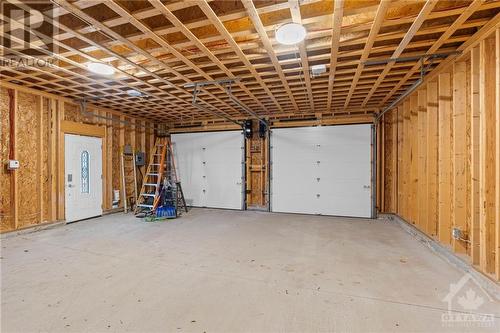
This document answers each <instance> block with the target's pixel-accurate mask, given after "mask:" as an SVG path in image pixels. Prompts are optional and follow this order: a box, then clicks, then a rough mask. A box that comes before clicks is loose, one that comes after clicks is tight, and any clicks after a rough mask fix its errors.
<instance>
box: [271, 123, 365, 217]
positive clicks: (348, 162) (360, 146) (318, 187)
mask: <svg viewBox="0 0 500 333" xmlns="http://www.w3.org/2000/svg"><path fill="white" fill-rule="evenodd" d="M371 140H372V126H371V125H342V126H321V127H301V128H283V129H273V130H272V132H271V146H272V148H271V161H272V167H271V170H272V181H271V209H272V211H274V212H287V213H306V214H322V215H338V216H353V217H371V216H372V190H371V180H372V168H371Z"/></svg>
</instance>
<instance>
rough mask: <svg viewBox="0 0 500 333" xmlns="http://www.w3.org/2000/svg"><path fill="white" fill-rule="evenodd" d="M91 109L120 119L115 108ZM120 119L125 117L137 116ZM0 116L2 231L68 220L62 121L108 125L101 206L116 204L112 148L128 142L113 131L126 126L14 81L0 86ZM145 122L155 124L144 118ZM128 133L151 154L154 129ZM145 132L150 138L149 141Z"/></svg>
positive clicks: (130, 140) (136, 128)
mask: <svg viewBox="0 0 500 333" xmlns="http://www.w3.org/2000/svg"><path fill="white" fill-rule="evenodd" d="M88 111H89V112H92V113H94V114H96V115H101V116H113V114H115V117H119V116H118V115H117V113H116V112H114V111H111V110H102V109H96V108H93V109H89V110H88ZM121 118H122V119H123V120H127V121H131V120H132V119H133V118H125V117H123V116H122V117H121ZM0 119H1V126H0V137H1V146H0V156H1V160H2V167H1V171H0V222H1V224H0V232H5V231H11V230H17V229H22V228H26V227H30V226H34V225H38V224H42V223H50V222H55V221H58V220H64V177H62V176H61V175H60V172H59V170H62V169H63V168H64V160H63V156H64V133H63V131H62V129H61V124H62V123H63V122H65V123H68V122H70V123H72V124H84V125H79V126H85V124H86V125H97V126H104V127H105V132H106V134H105V137H104V138H103V149H106V152H105V153H106V154H105V156H106V161H103V168H104V169H103V178H104V184H103V190H104V192H103V193H104V198H105V200H104V201H103V210H104V211H107V210H110V209H111V208H112V207H111V206H112V197H113V189H120V184H121V182H118V181H116V182H114V180H115V179H114V178H115V177H116V174H115V173H114V171H113V169H114V168H118V170H119V163H118V161H119V160H118V155H117V154H114V152H115V151H119V150H120V147H121V146H122V144H123V143H124V142H125V141H124V138H123V141H122V140H121V139H122V137H120V136H119V137H116V136H115V135H114V133H124V130H125V127H127V126H124V125H123V124H120V123H119V122H117V121H111V120H105V119H101V118H97V117H91V116H87V115H83V114H82V113H81V112H80V109H79V106H77V105H75V104H73V103H72V102H71V101H70V100H66V99H63V98H61V97H58V96H55V95H50V94H47V93H41V92H38V91H35V90H32V89H27V88H23V87H17V86H15V85H10V84H9V85H8V86H2V87H0ZM115 119H116V118H115ZM134 121H135V120H134ZM11 124H12V125H14V126H11ZM141 124H142V125H147V126H152V124H151V123H146V122H144V121H141ZM28 129H29V130H28ZM146 133H147V134H146ZM127 135H128V138H127V141H126V142H127V143H130V144H132V145H133V146H134V148H135V149H136V150H142V151H145V152H146V154H148V153H149V151H150V145H151V144H153V139H151V138H152V137H154V133H153V131H152V130H150V129H146V128H144V127H139V126H128V127H127ZM146 135H147V136H148V137H149V140H146V137H147V136H146ZM138 138H140V140H137V139H138ZM10 158H12V159H18V160H19V163H20V168H19V169H18V170H16V171H9V170H7V167H6V163H7V161H8V160H9V159H10ZM130 177H132V174H130V175H127V178H126V179H127V182H128V183H130V184H132V179H131V178H130ZM129 178H130V179H129ZM129 193H132V189H129ZM122 199H123V198H122ZM121 202H123V201H121Z"/></svg>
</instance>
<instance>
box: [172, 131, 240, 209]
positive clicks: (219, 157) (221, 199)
mask: <svg viewBox="0 0 500 333" xmlns="http://www.w3.org/2000/svg"><path fill="white" fill-rule="evenodd" d="M172 142H173V143H174V152H175V154H176V157H177V159H176V161H177V164H178V165H177V168H178V174H179V178H180V180H181V182H182V186H183V190H184V195H185V197H186V201H187V202H188V204H190V205H192V206H198V207H214V208H228V209H241V208H242V170H243V168H242V164H241V163H242V158H243V150H242V145H243V135H242V133H241V132H240V131H228V132H206V133H184V134H173V135H172Z"/></svg>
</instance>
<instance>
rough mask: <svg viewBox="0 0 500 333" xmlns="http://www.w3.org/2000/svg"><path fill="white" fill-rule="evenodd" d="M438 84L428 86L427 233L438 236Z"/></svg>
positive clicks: (432, 83)
mask: <svg viewBox="0 0 500 333" xmlns="http://www.w3.org/2000/svg"><path fill="white" fill-rule="evenodd" d="M438 123H439V122H438V83H437V80H433V81H430V82H429V83H428V84H427V149H426V151H427V161H426V162H427V167H426V171H427V190H426V192H427V227H426V230H427V233H428V234H429V235H430V236H431V237H433V238H434V237H436V236H437V229H438V223H439V213H438V212H439V209H438V190H439V186H438V182H439V178H438V149H439V148H438V142H439V127H438Z"/></svg>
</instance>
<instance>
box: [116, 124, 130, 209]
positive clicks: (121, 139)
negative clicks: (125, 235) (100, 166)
mask: <svg viewBox="0 0 500 333" xmlns="http://www.w3.org/2000/svg"><path fill="white" fill-rule="evenodd" d="M123 121H125V117H124V116H120V124H119V136H118V143H119V147H118V149H119V151H120V154H119V156H120V160H119V161H116V163H120V192H121V200H120V205H119V206H120V207H126V206H124V205H125V201H126V200H127V195H126V188H125V186H124V185H125V175H124V174H123V173H122V171H121V170H122V167H121V163H122V161H123V158H122V153H123V149H124V147H125V125H124V123H123ZM127 206H128V204H127Z"/></svg>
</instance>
